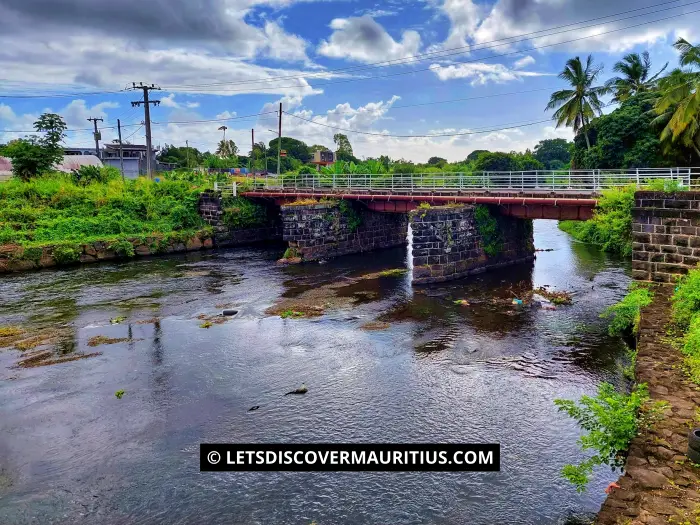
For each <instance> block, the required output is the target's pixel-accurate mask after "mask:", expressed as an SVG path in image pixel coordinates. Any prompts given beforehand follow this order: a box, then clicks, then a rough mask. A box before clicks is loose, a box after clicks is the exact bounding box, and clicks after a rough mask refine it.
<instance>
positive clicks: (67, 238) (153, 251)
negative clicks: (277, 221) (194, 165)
mask: <svg viewBox="0 0 700 525" xmlns="http://www.w3.org/2000/svg"><path fill="white" fill-rule="evenodd" d="M110 173H111V172H109V170H106V173H104V177H102V178H101V179H100V180H93V181H90V182H84V181H80V180H76V177H75V175H70V174H61V173H54V174H48V175H45V176H42V177H38V178H35V179H32V180H31V181H28V182H23V181H20V180H18V179H13V180H11V181H8V182H5V183H3V184H2V185H0V274H2V273H8V272H18V271H26V270H32V269H40V268H49V267H53V266H66V265H70V264H78V263H83V264H85V263H93V262H99V261H106V260H113V259H129V258H133V257H142V256H150V255H160V254H166V253H178V252H189V251H197V250H200V249H207V248H212V247H214V246H217V245H220V246H233V245H237V244H245V243H250V242H256V241H261V240H267V239H272V238H275V236H276V231H275V229H276V225H274V224H272V222H271V219H270V218H269V217H268V216H267V214H266V209H265V207H264V206H260V205H258V204H255V203H253V202H250V201H248V200H246V199H244V198H241V197H229V198H227V199H225V200H224V201H223V202H222V210H221V217H219V219H220V224H218V223H217V224H216V225H212V224H211V223H210V221H207V220H205V218H203V217H202V216H201V215H200V210H199V201H200V195H201V194H202V192H203V191H205V190H206V189H208V188H209V187H210V186H211V181H210V180H209V179H207V178H206V177H204V176H201V177H199V178H198V179H197V180H181V179H177V178H173V179H170V180H160V181H151V180H148V179H144V178H141V179H138V180H126V181H124V180H122V179H121V178H119V177H117V178H114V176H113V174H111V175H110ZM173 177H175V176H174V175H173Z"/></svg>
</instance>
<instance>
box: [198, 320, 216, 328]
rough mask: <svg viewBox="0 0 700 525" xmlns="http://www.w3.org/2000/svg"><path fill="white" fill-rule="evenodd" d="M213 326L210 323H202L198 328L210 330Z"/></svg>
mask: <svg viewBox="0 0 700 525" xmlns="http://www.w3.org/2000/svg"><path fill="white" fill-rule="evenodd" d="M212 326H214V325H213V324H212V323H211V321H204V322H203V323H202V324H200V325H199V327H200V328H211V327H212Z"/></svg>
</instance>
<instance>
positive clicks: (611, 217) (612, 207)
mask: <svg viewBox="0 0 700 525" xmlns="http://www.w3.org/2000/svg"><path fill="white" fill-rule="evenodd" d="M634 191H635V188H634V186H628V187H624V188H619V189H612V190H606V191H604V192H603V195H602V196H601V198H600V199H599V200H598V206H597V207H596V209H595V212H594V214H593V218H592V219H591V220H588V221H560V222H559V228H560V229H561V230H563V231H565V232H566V233H568V234H569V235H571V236H572V237H574V238H575V239H577V240H579V241H582V242H586V243H590V244H595V245H597V246H600V248H601V249H603V250H604V251H606V252H611V253H617V254H619V255H623V256H625V257H627V256H630V255H632V208H633V207H634Z"/></svg>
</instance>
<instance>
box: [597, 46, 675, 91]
mask: <svg viewBox="0 0 700 525" xmlns="http://www.w3.org/2000/svg"><path fill="white" fill-rule="evenodd" d="M667 67H668V62H666V64H664V67H662V68H661V69H660V70H659V71H657V73H656V74H655V75H653V76H652V77H649V73H650V72H651V58H649V52H648V51H644V53H642V54H641V56H640V55H639V53H629V54H628V55H625V56H624V58H623V59H622V60H621V61H619V62H617V63H616V64H615V66H614V67H613V71H616V72H617V73H621V74H622V75H623V76H622V77H613V78H611V79H610V80H608V81H607V82H606V83H605V86H606V87H607V88H608V89H609V90H610V91H612V92H613V93H614V95H615V96H614V97H613V101H614V102H623V101H625V100H627V99H628V98H630V97H631V96H633V95H636V94H637V93H644V92H645V91H649V90H651V89H653V88H654V87H655V86H656V83H657V79H658V78H659V76H661V73H663V72H664V71H665V70H666V68H667Z"/></svg>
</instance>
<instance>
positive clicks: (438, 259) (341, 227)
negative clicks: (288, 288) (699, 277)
mask: <svg viewBox="0 0 700 525" xmlns="http://www.w3.org/2000/svg"><path fill="white" fill-rule="evenodd" d="M552 173H553V172H550V173H549V174H546V173H545V174H543V173H542V172H536V176H534V177H529V176H528V177H526V176H525V175H524V173H522V172H518V173H516V174H514V173H513V172H508V173H497V174H495V175H494V174H493V173H491V174H488V177H486V176H481V177H477V178H478V182H479V183H480V184H477V186H478V187H475V186H474V176H473V174H472V175H471V179H466V178H465V176H464V174H438V175H435V174H431V175H430V179H428V178H427V176H426V177H424V176H421V179H420V180H417V176H416V175H415V174H412V175H410V176H403V175H399V176H396V175H394V176H393V177H391V176H390V177H387V176H383V177H378V176H369V175H362V176H353V175H333V176H332V179H329V178H326V179H323V178H320V179H319V178H318V177H317V176H316V175H311V176H295V177H293V178H292V179H291V182H290V179H289V178H287V177H283V178H280V179H277V178H274V177H268V178H264V179H256V180H254V181H253V184H252V188H250V189H247V190H246V191H244V192H241V193H240V194H241V195H243V196H245V197H247V198H251V199H255V200H257V201H259V202H263V203H265V204H267V205H268V206H269V207H270V208H271V209H275V210H278V211H275V212H273V214H278V216H279V222H280V223H281V227H282V239H283V240H284V241H286V242H287V243H288V245H289V248H290V250H289V253H291V254H293V255H295V256H297V257H299V258H301V259H302V260H305V261H314V260H319V259H325V258H329V257H336V256H340V255H346V254H351V253H359V252H366V251H372V250H377V249H382V248H390V247H394V246H400V245H405V244H406V243H407V242H408V236H409V234H408V232H409V225H410V230H411V238H412V253H411V256H412V258H413V282H414V283H417V284H419V283H430V282H440V281H447V280H451V279H457V278H460V277H463V276H466V275H470V274H474V273H479V272H483V271H486V270H488V269H491V268H496V267H502V266H505V265H510V264H516V263H519V262H523V261H528V260H532V259H534V256H535V255H534V254H535V248H534V242H533V228H532V220H533V219H554V220H564V219H566V220H587V219H590V218H591V217H592V215H593V210H594V208H595V206H596V203H597V198H598V197H599V196H600V192H601V191H602V190H603V189H605V188H607V187H612V186H621V185H627V184H630V183H631V184H636V183H637V181H639V182H640V184H641V182H643V181H644V180H645V179H644V180H643V179H640V175H639V171H638V170H637V171H636V172H632V173H626V174H620V173H617V172H616V173H615V174H612V175H611V174H605V173H601V172H594V173H593V174H590V173H588V172H587V173H586V174H581V173H579V172H556V173H557V174H559V175H558V176H559V177H560V178H559V179H557V177H556V176H554V175H552ZM326 177H330V176H326ZM406 177H409V178H408V179H407V178H406ZM606 177H607V178H606ZM654 178H667V179H671V180H673V181H674V182H675V183H677V184H680V185H681V186H686V187H689V186H690V174H689V172H688V173H687V174H679V169H676V168H673V169H670V170H669V172H667V173H665V174H664V173H661V174H658V173H657V174H655V176H654ZM438 182H439V183H438ZM431 183H432V185H431ZM389 184H391V187H388V185H389ZM233 191H234V193H235V187H234V188H233ZM696 195H700V192H699V193H696V192H689V191H684V192H678V193H675V194H668V193H655V192H637V204H636V207H635V219H634V225H633V230H634V241H635V243H634V253H633V269H634V275H635V277H636V278H638V279H646V280H656V281H665V282H668V281H669V280H671V279H672V278H673V277H672V276H673V275H677V274H682V273H685V272H687V269H688V268H689V267H691V266H694V265H695V264H696V263H697V262H700V207H699V205H700V197H698V198H697V199H696Z"/></svg>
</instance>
